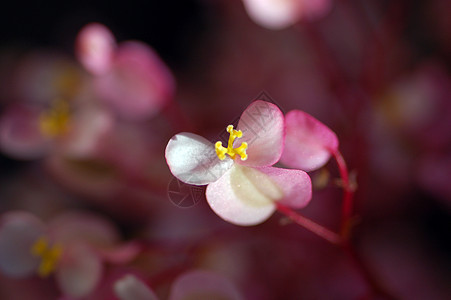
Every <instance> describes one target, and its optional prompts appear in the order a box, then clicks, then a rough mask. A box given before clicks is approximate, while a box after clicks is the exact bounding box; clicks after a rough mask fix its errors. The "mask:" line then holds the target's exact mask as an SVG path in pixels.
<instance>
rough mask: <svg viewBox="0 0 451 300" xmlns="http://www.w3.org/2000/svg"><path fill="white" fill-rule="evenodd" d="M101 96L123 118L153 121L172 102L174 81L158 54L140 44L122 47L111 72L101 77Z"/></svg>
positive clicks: (127, 43)
mask: <svg viewBox="0 0 451 300" xmlns="http://www.w3.org/2000/svg"><path fill="white" fill-rule="evenodd" d="M95 85H96V88H97V92H98V94H99V96H100V98H101V99H102V100H104V101H105V102H106V103H108V104H109V105H110V106H111V107H112V108H113V109H114V111H115V112H116V113H117V114H118V115H119V116H121V117H123V118H126V119H132V120H142V119H146V118H149V117H151V116H153V115H155V114H156V113H158V112H159V111H160V109H161V108H162V107H163V106H164V105H165V104H166V103H167V102H168V101H170V100H171V98H172V96H173V93H174V79H173V77H172V74H171V73H170V71H169V69H168V68H167V67H166V66H165V65H164V63H163V62H162V61H161V60H160V58H159V57H158V56H157V55H156V54H155V52H154V51H153V50H152V49H151V48H150V47H149V46H147V45H145V44H143V43H139V42H126V43H122V44H121V45H120V46H119V48H118V49H117V51H116V54H115V57H114V60H113V62H112V65H111V70H110V71H109V72H108V73H106V74H104V75H102V76H100V77H98V78H97V79H96V82H95Z"/></svg>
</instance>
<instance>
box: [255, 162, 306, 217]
mask: <svg viewBox="0 0 451 300" xmlns="http://www.w3.org/2000/svg"><path fill="white" fill-rule="evenodd" d="M257 170H258V171H260V172H262V173H264V174H266V175H267V176H268V177H269V178H270V179H271V181H272V182H273V183H274V184H276V185H277V186H278V187H279V188H280V189H281V191H282V193H283V197H282V198H280V199H278V200H277V201H278V202H280V203H282V204H284V205H287V206H290V207H292V208H303V207H305V206H306V205H307V204H308V203H309V202H310V200H311V199H312V182H311V180H310V177H309V176H308V174H307V173H305V172H304V171H301V170H293V169H282V168H274V167H263V168H257Z"/></svg>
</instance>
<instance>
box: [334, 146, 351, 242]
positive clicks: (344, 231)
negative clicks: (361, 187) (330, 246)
mask: <svg viewBox="0 0 451 300" xmlns="http://www.w3.org/2000/svg"><path fill="white" fill-rule="evenodd" d="M333 155H334V158H335V161H336V162H337V165H338V170H339V172H340V176H341V180H342V183H343V204H342V211H341V214H342V217H341V227H340V235H341V236H342V237H343V238H346V239H347V238H348V237H349V230H350V225H351V218H352V209H353V206H354V205H353V198H354V189H353V187H352V186H351V183H350V181H349V172H348V167H347V166H346V162H345V160H344V158H343V156H342V155H341V153H340V151H335V152H334V153H333Z"/></svg>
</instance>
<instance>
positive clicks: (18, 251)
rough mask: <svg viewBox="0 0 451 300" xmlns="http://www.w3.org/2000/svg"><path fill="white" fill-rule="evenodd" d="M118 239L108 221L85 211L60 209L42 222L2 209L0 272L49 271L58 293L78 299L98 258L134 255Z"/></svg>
mask: <svg viewBox="0 0 451 300" xmlns="http://www.w3.org/2000/svg"><path fill="white" fill-rule="evenodd" d="M118 241H119V236H118V233H117V232H116V230H115V229H114V227H113V226H112V225H111V224H110V223H109V222H107V221H106V220H104V219H102V218H99V217H96V216H93V215H90V214H86V213H80V212H71V213H65V214H62V215H59V216H58V217H56V218H55V219H53V220H51V221H50V222H48V223H47V224H45V223H44V222H43V221H41V220H40V219H39V218H37V217H36V216H34V215H32V214H30V213H28V212H23V211H14V212H8V213H6V214H4V215H3V216H2V217H1V219H0V271H1V272H2V273H3V274H5V275H6V276H9V277H13V278H25V277H28V276H31V275H33V274H37V275H39V276H40V277H43V278H45V277H48V276H49V275H51V274H53V273H54V274H55V279H56V281H57V283H58V286H59V288H60V289H61V291H62V293H63V294H64V295H66V296H69V297H73V298H79V297H83V296H85V295H87V294H89V293H90V292H91V291H92V290H93V289H94V288H95V286H96V285H97V283H98V282H99V280H100V279H101V276H102V273H103V262H106V261H109V262H113V263H126V262H128V261H129V260H131V259H132V258H133V257H134V256H135V255H136V254H137V246H134V244H124V245H118Z"/></svg>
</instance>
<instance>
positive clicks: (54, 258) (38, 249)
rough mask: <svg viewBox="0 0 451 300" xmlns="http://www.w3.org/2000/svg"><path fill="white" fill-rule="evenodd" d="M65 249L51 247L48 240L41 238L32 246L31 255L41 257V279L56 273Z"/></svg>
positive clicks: (59, 246)
mask: <svg viewBox="0 0 451 300" xmlns="http://www.w3.org/2000/svg"><path fill="white" fill-rule="evenodd" d="M62 251H63V249H62V247H61V245H59V244H54V245H52V246H50V244H49V243H48V241H47V239H46V238H44V237H41V238H39V239H38V240H37V241H36V242H35V243H34V244H33V246H31V254H33V255H34V256H38V257H41V263H40V264H39V268H38V274H39V275H40V276H41V277H47V276H48V275H49V274H50V273H52V272H53V271H55V268H56V264H57V263H58V260H59V259H60V257H61V253H62Z"/></svg>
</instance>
